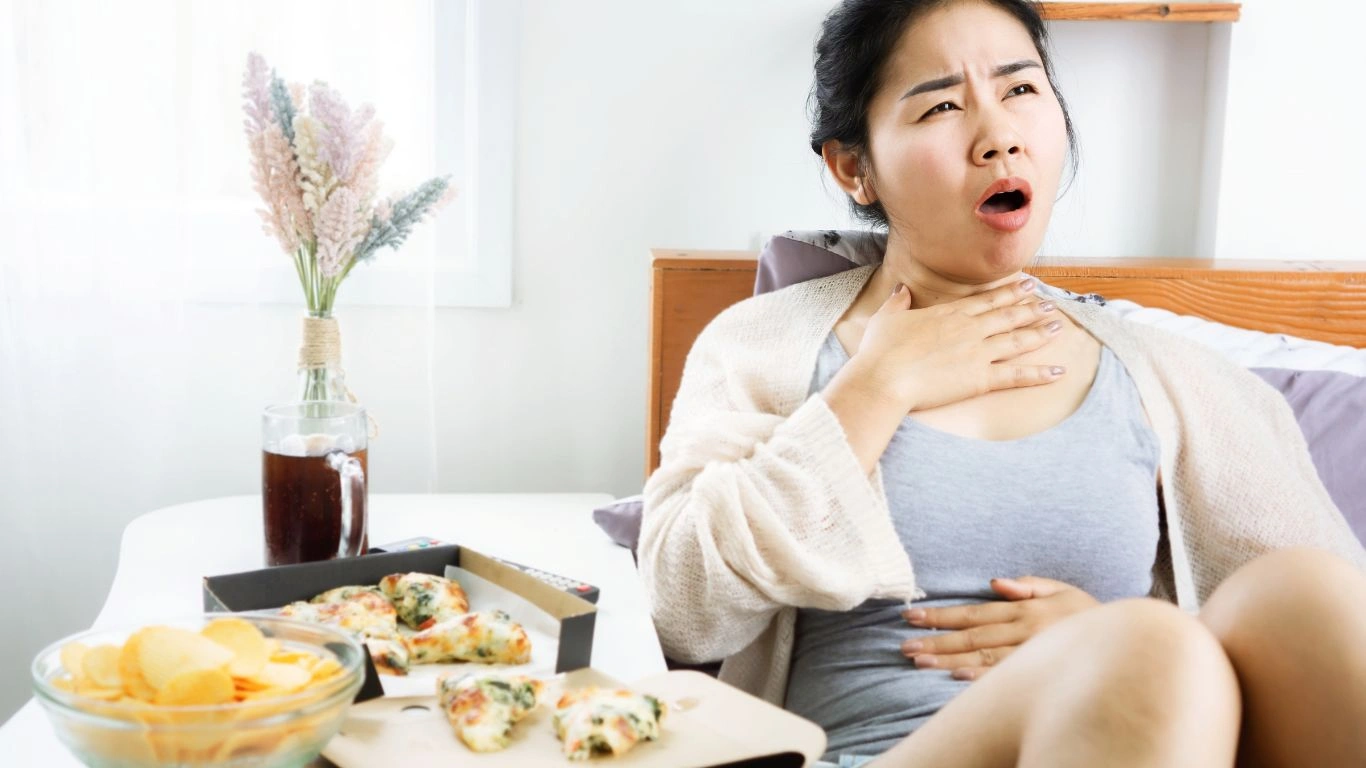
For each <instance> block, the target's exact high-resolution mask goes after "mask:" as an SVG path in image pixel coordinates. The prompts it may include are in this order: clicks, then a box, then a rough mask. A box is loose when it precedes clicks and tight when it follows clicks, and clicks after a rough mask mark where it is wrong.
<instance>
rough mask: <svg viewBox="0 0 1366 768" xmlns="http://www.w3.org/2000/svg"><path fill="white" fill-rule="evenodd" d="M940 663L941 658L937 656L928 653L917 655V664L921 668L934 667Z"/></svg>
mask: <svg viewBox="0 0 1366 768" xmlns="http://www.w3.org/2000/svg"><path fill="white" fill-rule="evenodd" d="M938 663H939V659H936V658H935V657H933V656H929V655H926V654H921V655H919V656H916V657H915V665H916V666H917V667H919V668H921V669H925V668H927V667H933V666H934V665H935V664H938Z"/></svg>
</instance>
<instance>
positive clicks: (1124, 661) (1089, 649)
mask: <svg viewBox="0 0 1366 768" xmlns="http://www.w3.org/2000/svg"><path fill="white" fill-rule="evenodd" d="M1085 615H1087V616H1089V619H1090V621H1089V622H1087V625H1086V626H1084V627H1077V629H1078V630H1079V632H1078V634H1077V635H1075V636H1074V637H1073V638H1072V640H1074V641H1075V642H1077V643H1078V646H1079V647H1077V648H1076V649H1075V652H1073V653H1071V654H1070V661H1069V662H1068V663H1069V665H1073V666H1074V668H1073V669H1072V670H1071V672H1073V673H1075V674H1072V675H1069V678H1070V683H1069V684H1068V685H1066V686H1064V687H1063V689H1062V690H1059V693H1062V694H1063V695H1064V697H1065V700H1066V705H1065V707H1064V708H1065V709H1067V710H1070V716H1072V717H1078V718H1081V719H1082V720H1083V721H1087V722H1091V723H1092V724H1097V725H1100V727H1104V728H1106V729H1110V730H1114V729H1123V730H1127V731H1132V732H1133V733H1135V734H1146V735H1147V736H1151V737H1152V738H1153V740H1154V741H1153V743H1154V744H1157V743H1159V742H1181V741H1183V740H1188V739H1193V738H1198V737H1197V736H1196V735H1195V731H1192V730H1191V729H1192V728H1200V729H1204V732H1205V733H1207V734H1210V735H1213V734H1218V735H1219V738H1220V739H1222V740H1224V741H1227V742H1229V743H1230V744H1231V743H1233V742H1234V741H1236V738H1237V733H1238V723H1239V721H1240V719H1241V717H1242V696H1241V693H1240V689H1239V687H1238V678H1237V675H1236V674H1235V673H1234V670H1233V666H1232V664H1231V663H1230V662H1229V659H1228V657H1227V655H1226V654H1225V653H1224V650H1223V648H1222V646H1221V645H1220V644H1219V642H1218V640H1217V639H1215V637H1214V636H1213V635H1212V634H1211V633H1210V632H1209V630H1208V629H1206V628H1205V626H1204V625H1203V624H1201V623H1200V621H1199V620H1198V619H1196V618H1195V617H1193V616H1189V615H1187V614H1186V613H1184V612H1182V611H1181V610H1180V609H1178V608H1177V607H1176V606H1173V605H1171V604H1169V603H1165V602H1161V601H1159V600H1151V599H1134V600H1120V601H1117V602H1113V603H1107V604H1105V605H1103V606H1100V607H1098V608H1096V609H1094V610H1092V611H1088V612H1086V614H1085ZM1059 639H1062V638H1059Z"/></svg>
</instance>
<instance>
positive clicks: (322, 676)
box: [313, 659, 342, 680]
mask: <svg viewBox="0 0 1366 768" xmlns="http://www.w3.org/2000/svg"><path fill="white" fill-rule="evenodd" d="M341 670H342V665H341V664H339V663H337V660H336V659H321V660H319V661H318V663H317V664H315V665H314V666H313V679H314V680H326V679H327V678H329V677H332V676H333V675H336V674H337V673H338V672H341Z"/></svg>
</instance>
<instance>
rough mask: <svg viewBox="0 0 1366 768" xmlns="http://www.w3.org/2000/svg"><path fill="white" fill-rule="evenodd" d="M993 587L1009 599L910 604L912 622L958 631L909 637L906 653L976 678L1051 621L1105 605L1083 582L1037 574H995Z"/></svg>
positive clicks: (930, 665) (963, 677)
mask: <svg viewBox="0 0 1366 768" xmlns="http://www.w3.org/2000/svg"><path fill="white" fill-rule="evenodd" d="M991 588H992V589H993V590H995V591H996V593H997V594H999V595H1001V596H1002V597H1003V598H1005V601H995V602H986V603H978V604H974V605H959V606H952V607H947V608H914V607H912V608H909V609H907V610H906V611H905V612H903V613H902V616H903V617H905V618H906V621H907V622H908V623H910V624H911V625H912V626H916V627H923V628H928V629H950V630H957V631H954V632H949V633H946V634H942V635H935V636H932V637H921V638H916V639H914V640H908V641H906V642H905V643H903V644H902V646H901V652H902V654H903V655H905V656H907V657H908V658H910V659H912V660H913V661H914V662H915V665H916V666H917V667H919V668H922V669H927V668H934V669H949V670H952V671H953V676H954V677H955V678H958V679H959V680H976V679H977V678H979V677H981V676H982V675H984V674H986V672H987V671H988V670H990V669H991V668H992V667H993V666H996V665H998V664H1000V663H1001V662H1002V661H1004V660H1005V658H1006V657H1007V656H1009V655H1010V654H1011V653H1013V652H1014V651H1015V649H1016V648H1018V647H1019V646H1021V645H1023V644H1024V642H1025V641H1026V640H1028V639H1030V638H1031V637H1033V636H1035V635H1037V634H1038V633H1039V632H1042V631H1043V630H1044V629H1045V628H1047V627H1048V626H1050V625H1052V624H1055V623H1057V622H1059V621H1061V620H1062V619H1065V618H1067V617H1068V616H1071V615H1072V614H1074V613H1080V612H1081V611H1084V610H1087V609H1088V608H1093V607H1095V606H1097V605H1099V604H1100V602H1099V601H1098V600H1096V599H1095V598H1094V597H1092V596H1091V595H1089V594H1087V593H1086V592H1085V591H1084V590H1082V589H1080V588H1079V587H1074V586H1072V585H1071V584H1067V583H1065V582H1061V581H1055V580H1054V579H1045V578H1040V577H1037V576H1022V577H1020V578H1018V579H992V580H991Z"/></svg>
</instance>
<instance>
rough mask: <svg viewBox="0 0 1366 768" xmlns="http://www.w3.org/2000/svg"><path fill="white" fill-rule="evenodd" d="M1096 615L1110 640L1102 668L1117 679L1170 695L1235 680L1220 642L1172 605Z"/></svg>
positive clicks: (1137, 605) (1143, 602)
mask: <svg viewBox="0 0 1366 768" xmlns="http://www.w3.org/2000/svg"><path fill="white" fill-rule="evenodd" d="M1096 613H1097V617H1096V618H1097V620H1098V623H1099V624H1100V626H1099V627H1098V628H1097V631H1098V632H1099V633H1100V634H1102V635H1103V636H1104V637H1106V638H1107V640H1106V641H1105V642H1106V646H1107V647H1106V650H1105V652H1104V653H1103V654H1102V655H1101V657H1100V659H1101V663H1102V664H1104V665H1106V666H1107V668H1108V669H1109V670H1110V671H1111V673H1112V674H1124V675H1126V676H1131V677H1133V678H1135V679H1136V680H1137V681H1138V683H1137V684H1136V687H1138V688H1147V687H1153V688H1157V689H1160V690H1165V691H1170V690H1172V689H1173V688H1178V689H1179V688H1182V687H1187V686H1196V687H1205V686H1210V685H1214V686H1218V685H1222V684H1225V683H1228V682H1229V681H1230V680H1231V679H1232V677H1231V676H1232V667H1231V666H1230V665H1229V661H1228V657H1227V656H1226V655H1225V654H1224V649H1223V647H1222V646H1221V645H1220V644H1219V641H1218V640H1217V639H1216V638H1215V637H1214V635H1213V634H1211V633H1210V631H1209V629H1208V628H1206V627H1205V626H1204V625H1203V624H1202V623H1201V622H1200V621H1199V620H1198V619H1196V618H1195V617H1193V616H1190V615H1188V614H1186V613H1184V612H1182V611H1181V610H1180V609H1179V608H1177V607H1176V606H1174V605H1172V604H1170V603H1165V602H1162V601H1160V600H1152V599H1147V598H1142V599H1133V600H1120V601H1117V602H1113V603H1108V604H1106V605H1104V606H1102V607H1100V608H1098V609H1096ZM1235 685H1236V683H1235Z"/></svg>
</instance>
